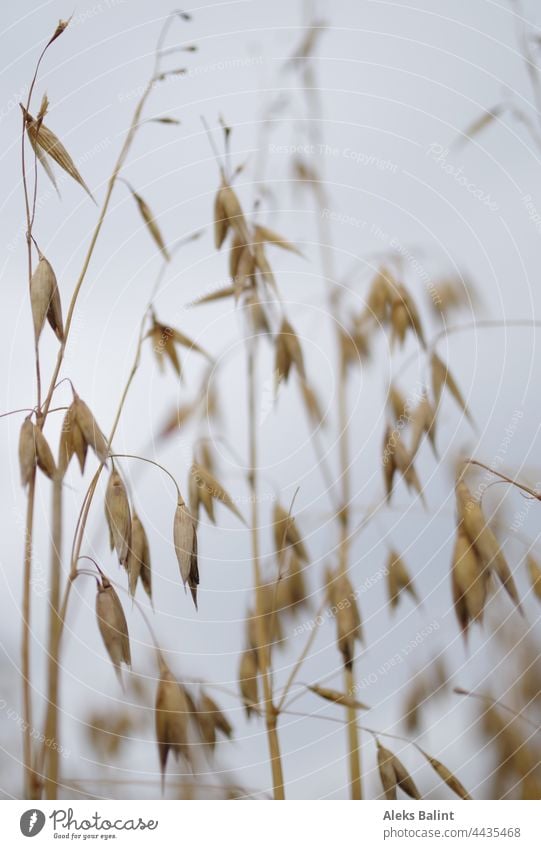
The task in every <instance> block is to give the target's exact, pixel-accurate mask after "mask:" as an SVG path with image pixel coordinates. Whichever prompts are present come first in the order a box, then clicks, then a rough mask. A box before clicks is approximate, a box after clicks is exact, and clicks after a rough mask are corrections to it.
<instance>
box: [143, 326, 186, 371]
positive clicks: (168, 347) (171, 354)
mask: <svg viewBox="0 0 541 849" xmlns="http://www.w3.org/2000/svg"><path fill="white" fill-rule="evenodd" d="M173 335H174V331H173V328H172V327H167V325H165V324H161V323H160V322H159V321H157V320H156V319H154V320H153V323H152V327H151V329H150V338H151V339H152V350H153V351H154V354H155V356H156V360H157V362H158V367H159V369H160V371H162V372H163V371H164V361H165V359H167V360H169V362H170V364H171V365H172V366H173V369H174V370H175V372H176V374H177V375H178V377H182V367H181V364H180V360H179V357H178V354H177V349H176V348H175V340H174V338H173Z"/></svg>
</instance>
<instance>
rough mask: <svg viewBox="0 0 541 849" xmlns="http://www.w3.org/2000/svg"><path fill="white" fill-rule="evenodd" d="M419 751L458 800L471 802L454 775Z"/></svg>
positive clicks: (429, 756)
mask: <svg viewBox="0 0 541 849" xmlns="http://www.w3.org/2000/svg"><path fill="white" fill-rule="evenodd" d="M419 751H420V752H421V754H422V755H423V757H425V758H426V760H427V761H428V763H429V764H430V766H431V767H432V769H433V770H435V772H437V774H438V775H439V777H440V778H441V779H442V781H444V782H445V784H447V787H449V788H450V789H451V790H452V791H453V793H456V795H457V796H458V797H459V798H460V799H464V800H466V801H471V798H472V797H471V796H470V794H469V793H468V791H467V790H466V788H465V787H464V785H463V784H461V782H460V781H459V780H458V778H457V777H456V775H453V773H452V772H451V771H450V770H449V769H447V767H446V766H445V765H444V764H442V763H441V762H440V761H438V760H436V758H433V757H431V755H427V753H426V752H423V750H422V749H420V750H419Z"/></svg>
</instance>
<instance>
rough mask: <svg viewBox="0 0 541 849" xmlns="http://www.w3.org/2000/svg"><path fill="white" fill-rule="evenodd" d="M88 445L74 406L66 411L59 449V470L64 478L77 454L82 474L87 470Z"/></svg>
mask: <svg viewBox="0 0 541 849" xmlns="http://www.w3.org/2000/svg"><path fill="white" fill-rule="evenodd" d="M87 450H88V443H87V442H86V440H85V438H84V436H83V434H82V431H81V428H80V427H79V425H78V423H77V416H76V408H75V407H74V404H72V405H71V406H70V407H69V408H68V410H67V411H66V415H65V416H64V421H63V423H62V430H61V433H60V445H59V448H58V470H59V472H60V474H61V476H63V475H64V474H65V473H66V471H67V468H68V466H69V464H70V461H71V458H72V457H73V455H74V454H75V456H76V457H77V460H78V462H79V467H80V469H81V474H83V472H84V470H85V462H86V454H87Z"/></svg>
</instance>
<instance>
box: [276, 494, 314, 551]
mask: <svg viewBox="0 0 541 849" xmlns="http://www.w3.org/2000/svg"><path fill="white" fill-rule="evenodd" d="M273 534H274V547H275V551H276V557H277V559H278V562H279V563H283V562H284V558H285V555H286V554H287V551H288V549H289V548H292V549H293V550H294V552H295V554H296V555H297V557H298V558H299V560H302V561H303V562H304V563H307V562H308V552H307V550H306V548H305V545H304V542H303V540H302V537H301V535H300V533H299V529H298V527H297V523H296V522H295V519H294V518H293V516H291V514H290V513H288V511H287V510H284V508H283V507H282V505H281V504H280V503H279V502H278V501H275V503H274V511H273Z"/></svg>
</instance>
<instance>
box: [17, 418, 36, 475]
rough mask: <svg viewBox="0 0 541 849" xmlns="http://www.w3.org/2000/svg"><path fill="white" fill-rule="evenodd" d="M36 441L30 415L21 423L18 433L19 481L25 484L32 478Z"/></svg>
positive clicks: (34, 465) (34, 466)
mask: <svg viewBox="0 0 541 849" xmlns="http://www.w3.org/2000/svg"><path fill="white" fill-rule="evenodd" d="M36 463H37V457H36V441H35V438H34V424H33V423H32V420H31V418H30V416H28V418H26V419H25V420H24V422H23V424H22V427H21V430H20V433H19V466H20V469H21V483H22V485H23V486H27V484H29V483H30V480H31V479H32V475H33V473H34V469H35V468H36Z"/></svg>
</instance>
